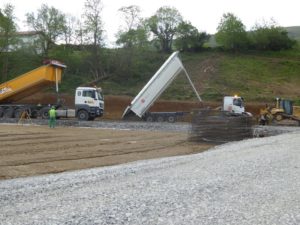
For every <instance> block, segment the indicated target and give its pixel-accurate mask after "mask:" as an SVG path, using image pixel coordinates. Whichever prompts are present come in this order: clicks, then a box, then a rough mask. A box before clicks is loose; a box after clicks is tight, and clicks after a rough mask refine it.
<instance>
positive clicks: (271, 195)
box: [0, 133, 300, 225]
mask: <svg viewBox="0 0 300 225" xmlns="http://www.w3.org/2000/svg"><path fill="white" fill-rule="evenodd" d="M299 136H300V133H290V134H283V135H279V136H274V137H267V138H260V139H251V140H247V141H241V142H235V143H228V144H225V145H221V146H218V147H216V148H214V149H211V150H210V151H207V152H204V153H201V154H196V155H190V156H181V157H172V158H164V159H156V160H147V161H139V162H135V163H129V164H125V165H119V166H113V167H104V168H97V169H89V170H81V171H75V172H68V173H61V174H56V175H47V176H39V177H30V178H23V179H14V180H4V181H0V224H5V225H8V224H13V225H18V224H22V225H26V224H28V225H29V224H30V225H34V224H51V225H55V224H59V225H62V224H90V225H94V224H143V225H147V224H149V225H150V224H151V225H153V224H161V225H166V224H178V225H182V224H188V225H190V224H197V225H198V224H210V225H211V224H214V225H215V224H220V225H224V224H236V225H243V224H249V225H253V224H256V225H259V224H264V225H265V224H290V225H296V224H300V192H299V190H300V147H299V146H300V138H299Z"/></svg>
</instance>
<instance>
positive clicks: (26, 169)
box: [0, 124, 211, 179]
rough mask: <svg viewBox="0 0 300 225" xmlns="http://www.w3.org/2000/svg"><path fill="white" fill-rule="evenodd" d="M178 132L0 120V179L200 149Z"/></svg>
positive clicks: (180, 153) (105, 164)
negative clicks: (16, 122) (35, 123)
mask: <svg viewBox="0 0 300 225" xmlns="http://www.w3.org/2000/svg"><path fill="white" fill-rule="evenodd" d="M210 147H211V145H208V144H201V145H199V144H195V143H190V142H187V134H184V133H175V132H155V131H151V132H150V131H129V130H109V129H95V128H74V127H56V128H55V129H50V128H48V127H47V126H33V125H30V126H29V125H26V126H22V125H3V124H0V179H9V178H15V177H23V176H33V175H40V174H46V173H58V172H63V171H69V170H77V169H85V168H92V167H100V166H109V165H115V164H121V163H126V162H131V161H136V160H143V159H152V158H160V157H167V156H176V155H186V154H192V153H197V152H202V151H204V150H206V149H208V148H210Z"/></svg>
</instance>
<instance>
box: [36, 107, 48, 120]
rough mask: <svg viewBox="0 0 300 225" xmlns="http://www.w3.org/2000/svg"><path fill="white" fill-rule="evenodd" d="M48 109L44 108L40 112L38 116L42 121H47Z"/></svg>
mask: <svg viewBox="0 0 300 225" xmlns="http://www.w3.org/2000/svg"><path fill="white" fill-rule="evenodd" d="M49 110H50V108H49V107H44V108H42V109H41V110H40V112H39V114H40V116H41V117H42V119H48V118H49Z"/></svg>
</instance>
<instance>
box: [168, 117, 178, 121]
mask: <svg viewBox="0 0 300 225" xmlns="http://www.w3.org/2000/svg"><path fill="white" fill-rule="evenodd" d="M175 121H176V118H175V116H169V117H168V122H169V123H174V122H175Z"/></svg>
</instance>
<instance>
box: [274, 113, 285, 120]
mask: <svg viewBox="0 0 300 225" xmlns="http://www.w3.org/2000/svg"><path fill="white" fill-rule="evenodd" d="M275 120H277V121H281V120H283V115H282V114H276V115H275Z"/></svg>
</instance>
